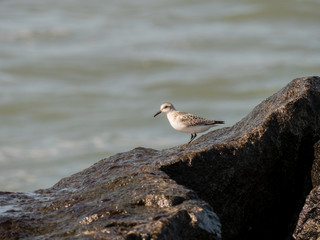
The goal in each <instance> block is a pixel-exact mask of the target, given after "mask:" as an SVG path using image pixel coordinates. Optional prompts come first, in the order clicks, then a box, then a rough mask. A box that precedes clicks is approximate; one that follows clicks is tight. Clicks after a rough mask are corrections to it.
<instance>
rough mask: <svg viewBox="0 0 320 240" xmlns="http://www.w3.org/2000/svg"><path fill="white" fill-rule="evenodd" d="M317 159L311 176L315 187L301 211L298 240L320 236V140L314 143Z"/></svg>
mask: <svg viewBox="0 0 320 240" xmlns="http://www.w3.org/2000/svg"><path fill="white" fill-rule="evenodd" d="M314 152H315V160H314V163H313V166H312V171H311V173H312V174H311V176H312V185H313V187H314V189H313V190H312V191H311V192H310V195H309V196H308V198H307V200H306V203H305V205H304V207H303V209H302V211H301V213H300V216H299V221H298V224H297V227H296V229H295V232H294V235H293V236H294V238H295V239H296V240H317V239H319V238H320V231H319V230H320V186H319V185H320V184H319V183H320V141H319V142H317V143H316V144H315V145H314Z"/></svg>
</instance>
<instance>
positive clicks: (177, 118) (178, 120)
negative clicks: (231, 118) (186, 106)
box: [153, 102, 224, 144]
mask: <svg viewBox="0 0 320 240" xmlns="http://www.w3.org/2000/svg"><path fill="white" fill-rule="evenodd" d="M160 113H164V114H166V115H167V118H168V120H169V122H170V124H171V126H172V127H173V128H174V129H175V130H177V131H179V132H185V133H190V134H191V138H190V141H189V142H188V144H190V143H191V142H192V141H193V140H194V139H195V138H196V137H197V133H201V132H204V131H207V130H208V129H210V128H211V127H214V126H216V125H219V124H224V121H216V120H208V119H205V118H202V117H199V116H196V115H193V114H191V113H185V112H180V111H177V110H176V109H175V108H174V106H173V105H172V104H171V103H169V102H166V103H163V104H162V105H161V106H160V111H159V112H157V113H156V114H155V115H154V116H153V117H156V116H157V115H159V114H160Z"/></svg>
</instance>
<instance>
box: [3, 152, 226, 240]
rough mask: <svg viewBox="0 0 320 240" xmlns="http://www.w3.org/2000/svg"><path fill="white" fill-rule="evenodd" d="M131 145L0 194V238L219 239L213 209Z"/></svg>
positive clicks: (157, 155) (156, 155)
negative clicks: (28, 187)
mask: <svg viewBox="0 0 320 240" xmlns="http://www.w3.org/2000/svg"><path fill="white" fill-rule="evenodd" d="M160 157H161V154H160V153H159V152H158V151H156V150H152V149H144V148H136V149H134V150H132V151H130V152H127V153H121V154H117V155H115V156H113V157H110V158H108V159H104V160H101V161H100V162H98V163H96V164H94V165H93V166H91V167H90V168H88V169H86V170H84V171H82V172H80V173H77V174H74V175H72V176H71V177H68V178H65V179H62V180H61V181H60V182H58V183H57V184H55V185H54V186H53V187H52V188H50V189H46V190H38V191H36V192H34V193H7V192H3V193H1V194H0V204H1V210H2V213H1V215H0V239H18V238H19V239H20V238H30V239H37V238H39V239H64V238H65V239H71V238H74V239H110V240H111V239H115V240H117V239H128V240H129V239H172V240H174V239H181V240H183V239H219V238H220V235H221V233H220V227H221V224H220V222H219V219H218V217H217V215H216V214H215V213H214V212H213V211H212V208H211V207H210V206H209V205H208V204H207V203H205V202H204V201H202V200H200V199H199V198H198V197H197V195H196V194H195V193H194V192H193V191H191V190H189V189H186V188H185V187H183V186H180V185H178V184H176V182H175V181H173V180H172V179H170V178H169V177H168V176H167V175H166V174H165V173H164V172H162V171H160V170H159V166H160V164H161V163H162V162H157V161H156V160H157V159H158V158H160Z"/></svg>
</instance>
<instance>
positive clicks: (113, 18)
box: [0, 0, 320, 191]
mask: <svg viewBox="0 0 320 240" xmlns="http://www.w3.org/2000/svg"><path fill="white" fill-rule="evenodd" d="M319 23H320V1H318V0H305V1H304V0H300V1H288V0H276V1H275V0H271V1H253V0H230V1H223V0H214V1H209V0H200V1H199V0H198V1H192V0H187V1H182V0H170V1H169V0H161V1H154V0H148V1H146V0H140V1H129V0H109V1H101V0H93V1H84V0H77V1H75V0H63V1H61V0H56V1H49V0H30V1H23V0H10V1H9V0H4V1H1V2H0V119H1V120H0V191H33V190H36V189H39V188H47V187H50V186H52V185H53V184H54V183H56V182H57V181H58V180H60V179H61V178H63V177H67V176H69V175H71V174H72V173H75V172H78V171H80V170H82V169H84V168H86V167H89V166H90V165H92V164H93V163H94V162H97V161H98V160H100V159H102V158H105V157H108V156H111V155H113V154H115V153H118V152H123V151H128V150H131V149H132V148H135V147H138V146H143V147H151V148H156V149H162V148H168V147H172V146H175V145H179V144H183V143H186V142H187V141H188V140H189V138H190V136H189V135H187V134H183V133H179V132H175V131H174V130H173V129H172V128H171V127H170V125H169V123H168V122H167V119H166V118H165V117H164V116H161V115H160V116H159V117H157V118H153V114H154V113H156V112H157V111H158V110H159V107H160V104H161V103H163V102H164V101H170V102H172V103H174V105H175V106H176V108H177V109H179V110H182V111H188V112H192V113H195V114H198V115H201V116H203V117H207V118H210V119H216V120H225V121H226V125H225V126H232V125H233V124H234V123H236V122H237V121H239V120H241V119H242V118H243V117H244V116H246V115H247V114H248V113H249V112H250V111H251V110H252V108H253V107H254V106H256V105H257V104H259V103H260V102H261V101H262V100H264V99H265V98H266V97H268V96H270V95H271V94H273V93H275V92H276V91H278V90H279V89H281V88H282V87H284V86H285V85H286V84H287V83H288V82H289V81H290V80H292V79H294V78H297V77H302V76H310V75H319V70H320V27H319Z"/></svg>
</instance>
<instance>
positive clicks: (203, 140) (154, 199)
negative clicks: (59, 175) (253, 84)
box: [0, 77, 320, 240]
mask: <svg viewBox="0 0 320 240" xmlns="http://www.w3.org/2000/svg"><path fill="white" fill-rule="evenodd" d="M319 117H320V78H318V77H309V78H300V79H295V80H293V81H292V82H291V83H289V84H288V85H287V86H286V87H285V88H283V89H282V90H280V91H279V92H278V93H276V94H274V95H273V96H271V97H269V98H268V99H266V100H265V101H263V102H262V103H261V104H259V105H258V106H257V107H256V108H255V109H254V110H253V111H252V112H251V113H250V114H249V115H248V116H247V117H245V118H244V119H242V120H241V121H240V122H238V123H237V124H235V125H234V126H233V127H229V128H223V129H219V130H216V131H213V132H210V133H208V134H205V135H203V136H202V137H200V138H199V139H197V140H196V141H194V142H193V143H192V144H190V145H182V146H178V147H174V148H171V149H166V150H162V151H157V150H153V149H145V148H137V149H134V150H132V151H129V152H126V153H120V154H117V155H115V156H112V157H110V158H107V159H103V160H101V161H100V162H98V163H96V164H94V165H93V166H91V167H90V168H88V169H85V170H84V171H82V172H80V173H77V174H74V175H72V176H71V177H68V178H65V179H62V180H61V181H60V182H58V183H57V184H56V185H54V186H53V187H52V188H49V189H45V190H39V191H36V192H34V193H1V194H0V203H1V210H2V212H1V213H0V239H12V238H13V239H15V238H30V239H31V238H48V239H49V238H50V239H58V238H59V239H60V238H62V239H63V238H66V239H70V238H71V239H72V238H73V239H219V238H220V222H219V219H218V217H217V215H216V214H215V213H217V214H218V216H219V218H220V220H221V222H222V237H223V239H226V240H228V239H286V238H290V237H291V235H292V232H293V229H294V226H295V224H296V221H297V219H298V214H299V211H300V210H301V208H302V206H303V202H304V200H305V197H306V195H307V194H308V192H309V191H310V189H311V177H310V173H311V166H312V161H313V145H314V143H315V142H316V141H317V140H318V139H319V135H320V131H319V130H320V121H319V119H320V118H319ZM213 211H214V212H213Z"/></svg>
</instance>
